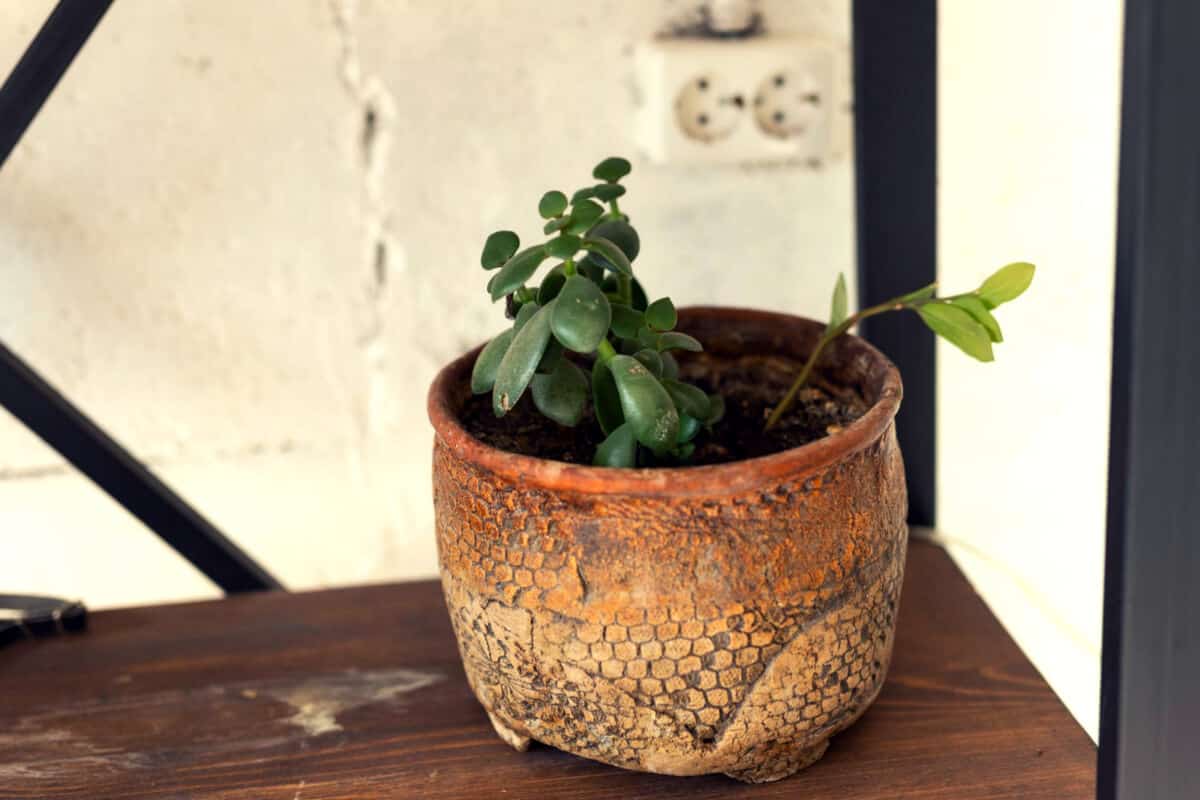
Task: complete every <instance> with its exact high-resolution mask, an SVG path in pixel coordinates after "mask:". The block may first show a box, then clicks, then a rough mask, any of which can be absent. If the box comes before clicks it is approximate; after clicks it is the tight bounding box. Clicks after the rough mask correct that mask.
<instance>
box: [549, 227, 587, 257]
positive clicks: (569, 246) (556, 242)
mask: <svg viewBox="0 0 1200 800" xmlns="http://www.w3.org/2000/svg"><path fill="white" fill-rule="evenodd" d="M580 244H581V242H580V239H579V237H578V236H572V235H571V234H569V233H564V234H561V235H559V236H556V237H555V238H553V239H551V240H550V241H548V242H546V252H547V253H549V254H550V255H552V256H554V257H555V258H563V259H566V258H572V257H574V255H575V254H576V253H578V252H579V245H580Z"/></svg>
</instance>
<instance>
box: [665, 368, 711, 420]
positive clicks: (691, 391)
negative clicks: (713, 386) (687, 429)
mask: <svg viewBox="0 0 1200 800" xmlns="http://www.w3.org/2000/svg"><path fill="white" fill-rule="evenodd" d="M662 385H663V388H664V389H666V390H667V394H669V395H671V400H672V401H673V402H674V403H675V407H676V408H678V409H679V411H680V413H681V414H688V415H689V416H692V417H695V418H696V419H708V415H709V413H710V412H711V411H712V408H711V407H710V404H709V402H708V395H706V394H705V393H704V390H703V389H699V388H697V387H695V386H692V385H691V384H690V383H684V382H683V381H679V380H675V379H673V378H663V379H662Z"/></svg>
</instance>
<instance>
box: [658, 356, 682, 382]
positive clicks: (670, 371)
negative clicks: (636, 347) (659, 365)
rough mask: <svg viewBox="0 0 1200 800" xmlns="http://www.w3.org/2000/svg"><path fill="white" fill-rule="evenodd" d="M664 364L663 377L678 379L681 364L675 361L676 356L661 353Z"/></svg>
mask: <svg viewBox="0 0 1200 800" xmlns="http://www.w3.org/2000/svg"><path fill="white" fill-rule="evenodd" d="M658 355H659V357H660V358H662V362H663V377H664V378H678V377H679V362H678V361H676V360H675V356H673V355H671V354H670V353H659V354H658Z"/></svg>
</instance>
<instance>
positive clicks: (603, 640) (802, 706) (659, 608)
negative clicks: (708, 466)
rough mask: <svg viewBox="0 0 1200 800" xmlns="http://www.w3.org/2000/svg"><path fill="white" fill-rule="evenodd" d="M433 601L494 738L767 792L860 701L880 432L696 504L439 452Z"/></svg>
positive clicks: (892, 457) (885, 644) (883, 490)
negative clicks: (513, 472)
mask: <svg viewBox="0 0 1200 800" xmlns="http://www.w3.org/2000/svg"><path fill="white" fill-rule="evenodd" d="M434 476H435V481H434V484H435V485H434V500H435V507H436V511H437V533H438V546H439V554H440V560H441V568H442V574H443V585H444V588H445V593H446V600H447V605H448V607H449V609H450V614H451V619H452V622H453V625H454V630H455V633H456V635H457V638H458V643H459V647H460V650H461V652H462V655H463V661H464V665H465V667H466V672H467V676H468V679H469V681H470V683H471V686H472V689H473V690H474V691H475V693H476V695H477V696H478V697H479V699H480V701H481V703H482V704H483V705H484V707H485V708H486V709H487V710H488V712H489V713H490V714H491V715H492V717H493V721H494V722H496V724H497V726H498V728H505V729H507V730H508V731H509V732H510V733H511V735H512V736H513V737H514V738H515V739H516V740H518V741H520V740H523V739H524V738H526V737H528V738H532V739H536V740H538V741H541V742H545V743H547V744H550V745H553V746H555V747H559V748H561V749H564V750H567V751H570V752H573V753H576V754H579V755H583V756H587V757H589V758H594V759H597V760H600V761H605V762H608V763H611V764H615V765H618V766H622V767H628V768H633V769H645V770H652V771H657V772H668V773H674V774H696V773H704V772H726V773H729V774H731V775H734V776H735V777H739V778H742V779H746V780H770V779H774V778H777V777H782V776H783V775H786V774H790V773H791V772H793V771H795V770H796V769H798V768H801V767H803V766H806V765H807V764H808V763H811V761H813V760H815V759H816V758H817V757H819V756H820V754H821V753H822V752H823V751H824V748H825V746H826V742H827V740H828V738H829V737H830V736H831V735H833V734H834V733H836V732H837V731H839V730H841V729H843V728H844V727H846V726H847V725H849V724H850V723H851V722H853V721H854V720H855V719H856V718H857V717H858V716H859V715H860V714H861V713H862V712H863V711H864V710H865V709H866V707H867V706H868V705H869V704H870V702H871V701H872V700H873V699H874V698H875V696H876V695H877V694H878V691H879V689H880V687H881V685H882V682H883V679H884V676H885V674H886V670H887V665H888V662H889V659H890V655H891V648H892V635H893V631H894V623H895V611H896V604H897V601H898V594H899V589H900V581H901V578H902V573H903V565H904V551H905V541H906V535H907V529H906V526H905V523H904V516H905V493H904V485H903V471H902V465H901V463H900V457H899V452H898V449H897V448H896V444H895V437H894V431H893V429H892V428H891V427H889V428H888V429H887V431H886V433H885V435H884V436H883V437H882V438H881V439H879V440H878V441H876V442H874V443H873V444H871V445H870V446H868V447H866V448H864V449H862V450H860V451H858V452H856V453H851V454H849V455H847V456H845V457H843V458H842V459H841V460H839V461H837V462H836V463H835V464H832V465H829V466H827V467H824V468H822V469H821V470H819V471H817V472H812V473H806V474H800V475H797V476H795V477H794V478H791V479H788V480H786V481H784V482H782V483H781V482H778V481H764V482H763V485H762V487H761V488H758V489H755V490H753V491H742V492H731V493H729V494H727V495H724V496H720V497H713V496H703V495H700V496H688V495H686V494H681V495H679V496H669V495H668V496H663V495H659V496H651V495H647V496H636V495H595V494H586V493H573V492H562V491H554V492H551V491H546V490H543V489H539V488H534V487H526V486H521V485H519V484H518V483H515V482H513V481H510V480H508V479H506V478H503V477H501V476H499V475H497V474H495V473H492V472H489V471H487V470H485V469H483V468H481V467H479V466H476V465H473V464H470V463H467V462H465V461H463V460H460V459H458V458H456V457H455V456H454V454H452V453H451V452H450V451H449V449H448V448H447V447H446V446H445V445H444V444H442V443H441V441H440V440H439V441H438V442H437V444H436V445H435V452H434Z"/></svg>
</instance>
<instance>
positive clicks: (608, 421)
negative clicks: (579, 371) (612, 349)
mask: <svg viewBox="0 0 1200 800" xmlns="http://www.w3.org/2000/svg"><path fill="white" fill-rule="evenodd" d="M592 407H593V408H594V409H595V411H596V421H597V422H599V423H600V430H602V431H604V433H605V435H608V434H610V433H612V432H613V431H614V430H616V429H617V427H618V426H619V425H621V424H622V423H623V422H625V415H624V413H623V412H622V411H621V394H620V392H618V391H617V382H616V380H615V379H614V378H613V374H612V370H610V369H609V368H608V366H607V365H606V364H605V363H604V362H603V361H601V360H600V359H598V358H597V359H596V363H594V364H593V365H592Z"/></svg>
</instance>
